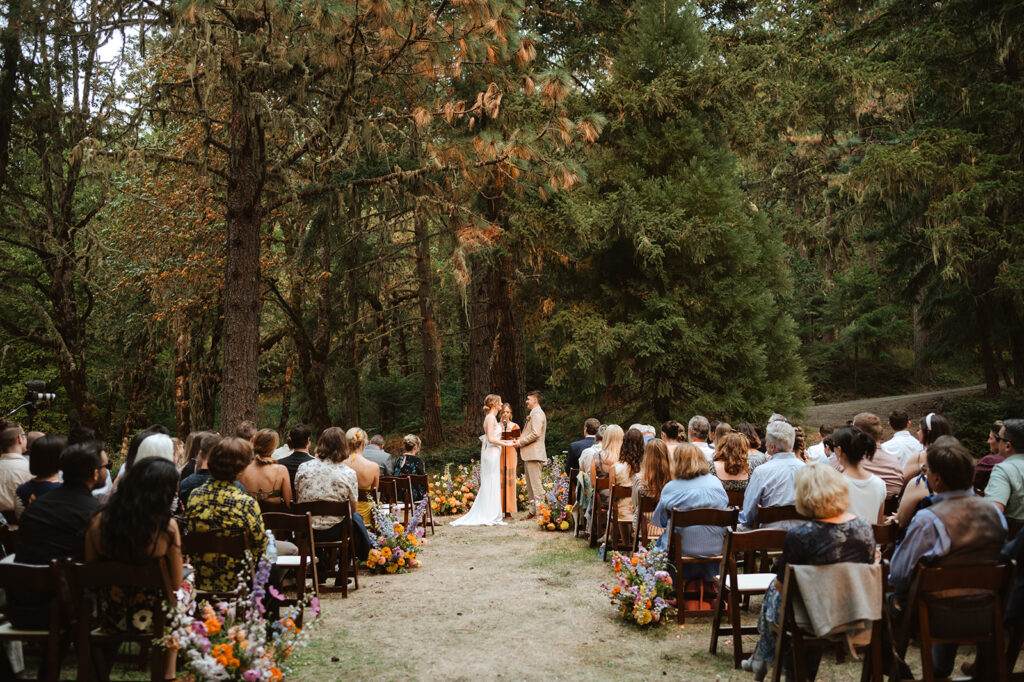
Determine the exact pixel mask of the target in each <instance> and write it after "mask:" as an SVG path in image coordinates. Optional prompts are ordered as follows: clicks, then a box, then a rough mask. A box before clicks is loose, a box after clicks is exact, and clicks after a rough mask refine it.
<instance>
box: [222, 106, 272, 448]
mask: <svg viewBox="0 0 1024 682" xmlns="http://www.w3.org/2000/svg"><path fill="white" fill-rule="evenodd" d="M264 159H265V149H264V139H263V129H262V126H261V124H260V122H259V116H258V114H257V113H256V112H255V111H253V107H252V106H250V104H249V102H248V101H247V99H246V96H245V93H244V91H243V90H242V88H241V87H236V88H235V91H234V93H233V97H232V102H231V152H230V160H229V171H228V172H229V179H228V187H227V243H226V245H225V249H224V270H225V277H224V366H223V367H222V368H221V376H222V381H221V387H220V430H221V433H224V434H232V433H234V432H235V428H236V427H237V426H238V424H240V423H241V422H243V421H246V420H251V421H256V416H257V408H258V404H259V373H258V367H259V350H260V336H259V331H260V222H261V220H262V206H261V204H260V202H261V199H262V196H263V183H264Z"/></svg>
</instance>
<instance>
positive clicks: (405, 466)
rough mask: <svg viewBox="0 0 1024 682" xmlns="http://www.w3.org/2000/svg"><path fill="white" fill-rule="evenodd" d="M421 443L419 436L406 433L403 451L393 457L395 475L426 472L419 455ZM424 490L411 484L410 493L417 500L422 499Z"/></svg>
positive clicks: (421, 474)
mask: <svg viewBox="0 0 1024 682" xmlns="http://www.w3.org/2000/svg"><path fill="white" fill-rule="evenodd" d="M421 444H422V443H421V442H420V437H419V436H417V435H416V434H413V433H410V434H407V435H406V436H405V438H403V439H402V449H403V450H404V451H405V452H403V453H402V454H401V455H399V456H398V457H397V458H396V459H395V466H394V470H395V476H408V475H409V474H416V475H417V476H423V475H424V474H426V473H427V470H426V468H425V467H424V466H423V459H422V458H420V456H419V455H420V445H421ZM426 492H427V491H426V490H424V488H423V486H421V485H418V486H413V489H412V495H413V498H415V499H417V500H420V499H423V495H424V494H425V493H426Z"/></svg>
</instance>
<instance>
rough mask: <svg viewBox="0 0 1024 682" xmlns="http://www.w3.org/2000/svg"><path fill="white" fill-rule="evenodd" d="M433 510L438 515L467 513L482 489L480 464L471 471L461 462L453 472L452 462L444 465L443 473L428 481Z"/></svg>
mask: <svg viewBox="0 0 1024 682" xmlns="http://www.w3.org/2000/svg"><path fill="white" fill-rule="evenodd" d="M428 486H429V488H430V500H431V510H432V511H433V513H434V514H435V515H437V516H451V515H455V514H465V513H466V512H468V511H469V508H470V507H471V506H472V505H473V500H474V499H475V498H476V494H477V492H478V491H479V489H480V473H479V468H478V465H475V466H474V467H473V470H472V471H470V470H469V469H467V468H466V467H465V466H462V465H461V464H460V465H458V466H457V467H456V468H455V471H454V472H452V464H451V463H448V464H446V465H445V467H444V473H443V474H434V476H433V477H432V478H431V480H430V481H429V482H428Z"/></svg>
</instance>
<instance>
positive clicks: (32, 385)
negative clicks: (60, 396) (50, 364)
mask: <svg viewBox="0 0 1024 682" xmlns="http://www.w3.org/2000/svg"><path fill="white" fill-rule="evenodd" d="M55 390H56V389H55V388H54V387H52V386H51V385H50V384H48V383H47V382H45V381H41V380H39V379H33V380H32V381H26V382H25V398H24V399H23V400H22V402H21V405H18V406H17V407H15V408H14V409H13V410H11V411H10V412H8V413H7V414H6V415H4V416H5V417H10V416H11V415H13V414H14V413H15V412H17V411H18V410H25V411H26V412H27V413H28V428H29V429H30V430H31V428H32V418H33V417H35V416H36V412H38V411H39V410H42V409H45V408H47V407H49V406H50V404H51V403H53V401H54V400H56V399H57V394H56V393H54V391H55Z"/></svg>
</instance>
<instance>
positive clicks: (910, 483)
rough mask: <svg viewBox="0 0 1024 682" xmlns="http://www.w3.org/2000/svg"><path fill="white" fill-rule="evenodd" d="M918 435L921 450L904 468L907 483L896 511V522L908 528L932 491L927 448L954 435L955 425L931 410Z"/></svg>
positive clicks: (923, 420) (922, 422)
mask: <svg viewBox="0 0 1024 682" xmlns="http://www.w3.org/2000/svg"><path fill="white" fill-rule="evenodd" d="M917 435H918V438H920V440H921V445H922V448H921V451H920V452H919V453H918V454H916V455H913V456H912V457H910V459H908V460H907V465H906V467H905V468H904V469H903V475H904V476H905V477H906V479H907V485H906V487H905V488H904V489H903V496H902V497H901V498H900V507H899V510H898V511H897V512H896V523H898V524H899V526H900V528H906V527H907V526H909V525H910V520H911V519H912V518H913V517H914V514H915V513H916V512H917V508H918V506H919V505H921V504H922V500H924V499H925V498H926V497H928V496H929V495H930V494H931V493H932V491H931V489H930V488H929V487H928V477H927V476H925V474H924V463H925V456H926V448H928V447H931V445H932V444H933V443H934V442H935V441H936V440H938V439H939V438H941V437H942V436H949V437H952V436H953V427H952V426H950V424H949V422H948V421H946V418H945V417H943V416H942V415H941V414H935V413H934V412H929V413H928V414H927V415H926V416H925V418H924V419H922V420H921V426H920V427H919V428H918V431H917Z"/></svg>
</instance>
